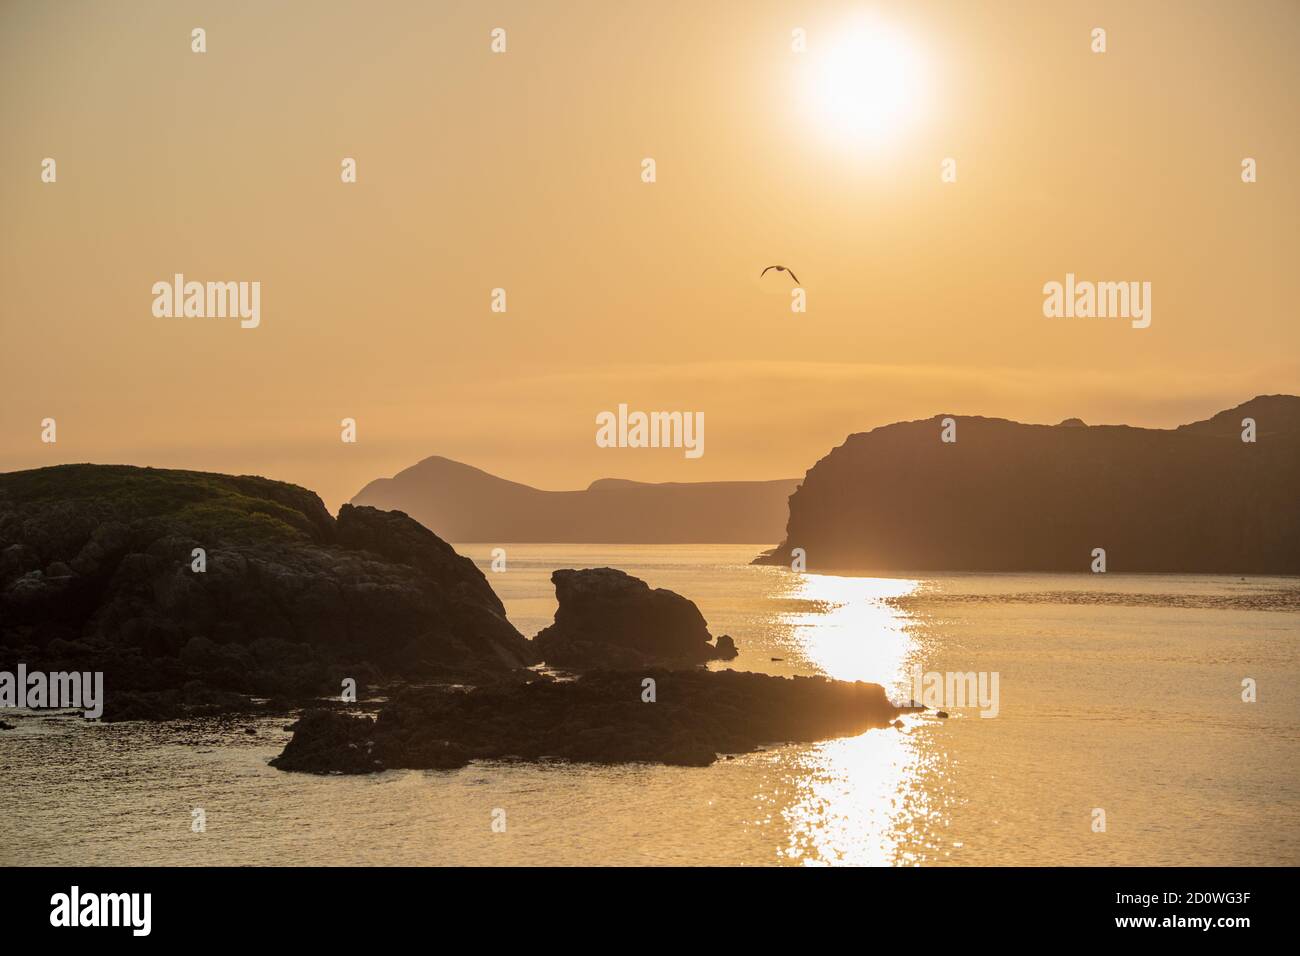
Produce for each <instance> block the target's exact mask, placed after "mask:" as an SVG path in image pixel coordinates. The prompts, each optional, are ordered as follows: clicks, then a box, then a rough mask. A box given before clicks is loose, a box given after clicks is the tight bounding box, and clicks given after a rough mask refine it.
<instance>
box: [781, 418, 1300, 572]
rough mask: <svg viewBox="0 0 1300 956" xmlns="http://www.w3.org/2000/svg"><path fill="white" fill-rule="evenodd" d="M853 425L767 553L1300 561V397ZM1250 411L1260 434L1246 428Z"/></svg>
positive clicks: (885, 563) (1071, 567)
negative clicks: (1209, 412)
mask: <svg viewBox="0 0 1300 956" xmlns="http://www.w3.org/2000/svg"><path fill="white" fill-rule="evenodd" d="M946 417H948V416H943V415H937V416H935V417H934V418H930V419H926V420H923V421H914V422H903V423H899V424H894V425H887V426H884V427H882V428H876V429H873V430H872V431H870V432H866V433H861V434H855V435H850V436H849V438H848V440H847V441H845V443H844V444H843V445H841V446H840V447H838V448H836V449H834V450H833V451H832V452H831V453H830V454H829V455H827V456H826V457H825V458H823V459H822V460H821V461H819V462H817V464H816V465H814V466H813V468H812V469H811V470H810V471H809V472H808V474H807V477H806V478H805V479H804V481H803V484H802V485H801V486H800V488H799V489H798V490H797V491H796V492H795V493H794V495H793V496H792V497H791V498H790V517H789V522H788V524H787V528H786V535H785V540H784V541H783V542H782V544H781V545H780V546H779V547H777V548H776V549H774V550H773V551H771V552H768V553H767V554H765V555H763V556H761V557H759V558H758V559H757V562H758V563H768V564H789V563H790V561H791V549H792V548H796V547H798V548H803V549H804V551H805V552H806V562H807V567H808V568H809V569H849V568H853V569H861V570H869V569H876V570H887V571H1088V570H1090V566H1091V562H1092V551H1093V549H1094V548H1104V549H1105V551H1106V560H1107V570H1108V571H1159V572H1204V573H1241V574H1247V573H1251V574H1300V398H1297V397H1295V396H1291V395H1272V396H1261V397H1259V398H1255V399H1253V400H1251V401H1249V402H1246V403H1245V404H1243V405H1239V406H1237V407H1236V408H1232V409H1229V410H1227V411H1224V412H1220V413H1219V414H1217V415H1215V416H1214V417H1212V418H1210V419H1208V420H1206V421H1200V422H1195V423H1193V424H1189V425H1183V426H1180V427H1179V428H1175V429H1168V430H1165V429H1149V428H1132V427H1129V426H1124V425H1093V426H1087V425H1084V424H1083V423H1082V422H1080V421H1078V420H1077V419H1071V420H1068V421H1066V422H1063V423H1061V424H1060V425H1024V424H1020V423H1018V422H1012V421H1006V420H1004V419H992V418H979V417H968V416H960V415H959V416H951V417H953V418H954V419H955V420H956V438H957V440H956V441H955V442H952V443H945V442H943V441H941V432H942V430H943V428H942V424H941V422H942V420H943V419H944V418H946ZM1244 418H1253V419H1254V420H1255V422H1256V427H1257V435H1256V441H1255V442H1253V443H1251V442H1244V441H1242V425H1241V422H1242V420H1243V419H1244Z"/></svg>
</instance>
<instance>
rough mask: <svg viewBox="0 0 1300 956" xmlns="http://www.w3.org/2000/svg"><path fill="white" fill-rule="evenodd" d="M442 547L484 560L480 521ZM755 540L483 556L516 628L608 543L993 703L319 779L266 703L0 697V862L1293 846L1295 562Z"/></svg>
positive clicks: (611, 555)
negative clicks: (947, 561) (89, 708)
mask: <svg viewBox="0 0 1300 956" xmlns="http://www.w3.org/2000/svg"><path fill="white" fill-rule="evenodd" d="M459 549H460V550H461V551H462V553H465V554H469V555H471V556H473V557H474V558H475V560H477V561H479V562H480V565H481V566H482V567H483V568H484V569H485V571H486V570H487V567H488V562H489V556H490V552H491V546H488V545H482V546H479V545H461V546H459ZM758 550H760V548H759V546H757V545H756V546H752V547H744V546H739V547H738V546H700V547H686V548H684V547H676V546H665V547H637V546H625V547H618V546H605V545H601V546H577V545H517V546H513V547H507V552H508V555H509V559H508V560H509V570H508V571H507V572H505V573H501V574H492V573H489V575H488V577H489V579H490V581H491V583H492V585H493V587H495V588H496V589H497V591H498V593H499V594H500V595H501V596H502V599H503V600H504V601H505V604H506V608H507V610H508V612H509V614H510V618H511V620H512V621H513V622H514V623H515V625H516V626H517V627H519V629H520V630H521V631H523V632H524V633H525V634H527V635H529V636H531V635H532V634H535V633H536V632H537V631H538V630H539V629H540V628H542V627H544V626H545V625H546V624H549V623H550V621H551V616H552V614H553V613H554V609H555V600H554V595H553V591H552V588H551V585H550V581H549V576H550V572H551V571H552V570H553V569H555V568H559V567H587V566H598V565H612V566H615V567H620V568H623V569H625V570H627V571H629V572H631V573H633V574H635V575H637V576H639V577H642V578H644V579H646V580H647V581H648V582H649V583H650V584H651V586H654V587H666V588H670V589H672V590H675V591H678V592H680V593H682V594H684V595H686V596H687V597H690V598H691V599H693V600H694V601H696V603H698V604H699V606H700V608H701V610H702V611H703V612H704V615H705V617H706V618H707V619H708V621H709V625H710V629H711V630H712V631H713V633H715V634H719V633H729V634H731V635H732V636H733V637H735V638H736V641H737V643H738V644H739V646H740V648H741V656H740V658H739V659H738V660H736V661H734V662H732V663H731V664H730V665H728V666H731V667H734V668H735V669H737V670H756V671H767V672H769V673H774V674H814V673H821V674H828V675H831V676H833V677H839V678H846V679H862V680H870V681H876V682H879V683H883V684H885V685H886V686H888V687H890V688H891V691H893V692H894V693H895V695H896V696H903V697H906V696H910V691H909V690H908V686H909V685H908V684H907V679H908V678H907V675H908V674H909V673H910V671H911V668H912V667H913V666H914V665H917V664H919V665H920V666H921V667H922V668H923V669H924V670H925V671H939V672H943V671H962V672H966V671H975V672H980V671H985V672H997V673H998V674H999V677H1000V681H999V691H1000V695H999V696H1000V700H999V705H1000V709H999V714H998V716H997V717H996V719H982V718H980V717H979V715H978V711H977V710H975V709H966V710H954V711H953V717H952V719H950V720H947V721H940V720H937V719H935V718H915V719H909V722H908V726H907V727H906V728H905V729H903V730H901V731H900V730H893V729H890V730H873V731H869V732H867V733H865V734H863V735H862V736H860V737H856V738H848V739H840V740H833V741H828V742H824V743H819V744H813V745H786V746H776V747H772V748H770V749H767V750H765V751H761V752H758V753H754V754H748V755H744V756H739V757H737V758H736V759H734V760H729V761H725V760H724V761H719V762H718V763H717V764H716V765H715V766H713V767H709V768H672V767H657V766H628V767H618V768H599V767H589V766H555V765H552V766H545V767H539V766H527V765H507V764H494V763H476V764H473V765H471V766H469V767H467V768H465V769H463V770H459V771H454V772H424V771H400V772H390V773H385V774H380V775H376V776H370V777H365V778H344V777H325V778H320V777H311V776H304V775H298V774H285V773H280V772H279V771H276V770H273V769H271V768H269V767H268V766H267V765H266V764H267V761H268V760H269V759H270V758H271V757H273V756H275V755H276V754H277V753H278V752H279V751H280V749H281V747H282V746H283V744H284V742H285V741H286V740H287V739H288V736H289V735H288V734H287V733H286V732H285V731H284V730H283V725H284V724H286V723H287V722H288V721H285V720H283V719H281V720H268V721H262V722H260V723H258V724H257V725H256V726H257V730H258V733H257V734H256V735H253V736H250V735H248V734H246V733H244V732H243V731H242V729H236V730H234V731H223V730H221V729H219V728H218V727H216V725H215V724H214V723H209V722H190V723H187V724H184V725H169V726H151V725H146V724H117V725H105V726H100V725H94V724H87V723H84V722H82V721H80V720H77V719H68V718H62V717H51V716H49V715H32V714H26V713H24V714H19V715H17V716H16V717H15V715H14V713H13V712H9V713H6V714H5V716H7V717H8V718H9V719H10V720H11V722H15V723H17V724H18V729H16V730H10V731H0V771H2V772H3V774H4V783H3V785H0V864H13V863H18V864H53V863H68V864H83V863H89V864H126V863H137V864H154V863H157V864H181V865H187V864H287V863H309V864H384V863H388V864H511V863H537V864H599V863H620V864H658V863H688V864H689V863H701V864H746V865H749V864H770V863H791V864H827V863H861V864H904V865H906V864H918V863H919V864H1035V863H1037V864H1091V865H1126V864H1164V863H1186V864H1197V865H1224V864H1244V865H1251V864H1262V863H1274V864H1290V865H1295V864H1297V863H1300V782H1298V780H1297V777H1298V776H1300V775H1298V773H1297V771H1298V770H1300V703H1298V702H1297V697H1296V689H1297V687H1300V652H1298V650H1297V648H1298V646H1300V598H1298V595H1297V591H1298V590H1300V582H1298V581H1297V580H1296V579H1294V578H1290V579H1287V578H1250V579H1248V580H1246V581H1242V580H1241V579H1239V578H1235V577H1234V578H1219V577H1205V576H1194V577H1193V576H1189V577H1180V576H1166V575H1115V574H1107V575H1077V576H1076V575H1010V574H1007V575H990V574H978V575H977V574H972V575H947V576H941V577H933V576H930V577H920V578H916V579H909V578H899V577H890V578H880V577H866V576H864V577H832V576H823V575H795V574H792V573H790V572H788V571H786V570H784V569H779V568H755V567H750V566H748V565H747V564H746V562H747V561H748V560H749V558H750V557H751V556H752V555H753V554H755V553H757V551H758ZM772 658H781V660H773V659H772ZM1247 677H1249V678H1253V679H1255V680H1256V681H1257V683H1258V702H1257V703H1254V704H1246V703H1243V702H1242V701H1241V682H1242V679H1243V678H1247ZM110 692H111V691H110ZM242 726H243V725H241V727H242ZM194 807H202V808H203V809H204V810H205V812H206V815H207V832H205V833H199V834H196V833H192V832H191V829H190V823H191V810H192V809H193V808H194ZM496 808H501V809H504V810H505V811H506V822H507V828H506V832H505V833H493V832H492V828H491V822H492V813H493V810H494V809H496ZM1094 808H1101V809H1103V810H1104V811H1105V814H1106V831H1105V832H1104V833H1097V832H1093V830H1092V821H1093V810H1094Z"/></svg>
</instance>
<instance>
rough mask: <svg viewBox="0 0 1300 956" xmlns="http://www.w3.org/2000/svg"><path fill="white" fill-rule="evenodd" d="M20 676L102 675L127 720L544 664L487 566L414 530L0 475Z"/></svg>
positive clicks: (210, 490) (3, 656)
mask: <svg viewBox="0 0 1300 956" xmlns="http://www.w3.org/2000/svg"><path fill="white" fill-rule="evenodd" d="M18 661H23V662H25V663H26V664H27V665H28V666H29V667H31V668H39V669H45V670H63V669H78V670H102V671H104V672H105V688H106V696H107V697H108V700H107V706H108V708H109V710H110V711H111V710H113V709H114V705H113V698H114V696H115V695H116V694H118V693H121V692H126V691H131V692H138V693H146V694H157V693H161V692H165V691H176V690H178V689H180V688H182V687H185V686H186V685H188V684H189V683H191V682H194V681H199V682H202V683H203V684H206V685H208V686H210V687H211V688H213V689H216V690H220V691H232V692H237V693H241V694H255V695H259V696H272V695H288V696H311V695H314V694H319V693H322V692H328V693H334V694H337V693H338V691H339V687H340V680H341V679H342V678H344V677H352V678H354V679H357V680H358V681H360V680H362V679H364V678H374V677H375V676H377V675H389V676H390V677H395V678H398V677H400V678H404V679H416V678H421V679H422V678H428V679H438V678H451V679H469V680H475V679H481V678H484V677H491V676H492V675H496V674H501V673H504V672H508V671H510V670H511V669H514V668H521V667H526V666H528V665H529V664H531V663H533V662H534V661H535V656H534V653H533V649H532V645H531V643H530V642H529V641H527V640H526V639H525V638H524V637H523V635H521V634H520V633H519V632H518V631H516V630H515V628H514V627H513V626H511V624H510V623H509V622H508V621H507V620H506V617H505V610H504V608H503V607H502V605H501V601H500V599H499V598H498V597H497V596H496V594H495V593H493V591H492V589H491V587H490V586H489V585H488V583H487V580H486V578H485V577H484V576H483V574H482V572H481V571H479V570H478V568H477V567H475V565H474V563H473V562H472V561H471V560H469V559H468V558H466V557H463V556H461V555H458V554H457V553H456V552H455V551H454V550H453V549H452V548H451V546H450V545H448V544H447V543H446V542H444V541H442V540H441V539H440V538H438V537H437V536H436V535H435V534H433V533H432V532H431V531H429V530H428V529H426V528H424V527H422V526H421V525H420V524H418V523H417V522H415V521H413V520H412V519H411V518H408V517H407V516H406V515H404V514H401V513H400V512H381V511H377V510H375V509H373V508H356V507H352V506H350V505H345V506H344V507H343V509H342V510H341V512H340V514H339V517H338V519H337V520H336V519H334V518H332V517H331V516H330V514H329V512H328V511H326V509H325V506H324V504H323V503H322V502H321V500H320V499H319V498H318V497H317V496H316V495H315V494H313V493H312V492H310V491H307V490H306V489H303V488H299V487H296V486H294V485H289V484H285V483H283V482H277V481H270V480H268V479H265V478H255V477H234V476H230V475H217V474H208V473H204V472H192V471H172V470H164V469H153V468H134V467H128V466H108V465H61V466H57V467H53V468H41V469H36V470H33V471H24V472H13V473H10V474H3V475H0V666H2V665H5V664H11V665H12V664H16V663H17V662H18ZM172 697H173V698H174V695H172ZM166 709H167V708H164V709H163V710H164V711H165V710H166ZM126 711H127V712H132V713H141V714H146V713H149V712H150V708H149V707H148V706H147V702H144V701H140V700H136V701H134V702H133V706H132V707H131V708H127V709H126ZM160 712H162V711H160Z"/></svg>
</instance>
